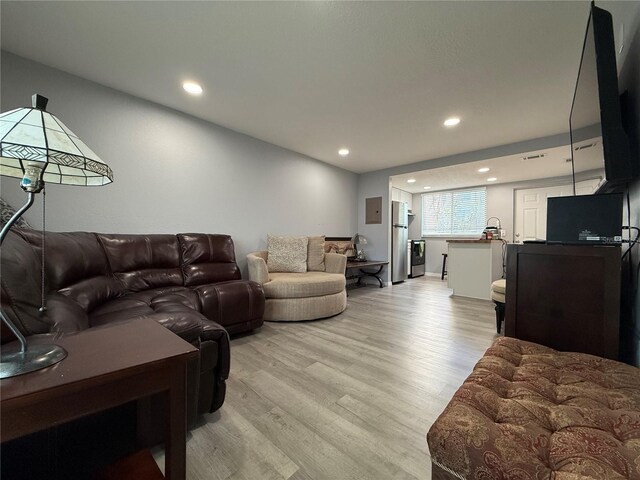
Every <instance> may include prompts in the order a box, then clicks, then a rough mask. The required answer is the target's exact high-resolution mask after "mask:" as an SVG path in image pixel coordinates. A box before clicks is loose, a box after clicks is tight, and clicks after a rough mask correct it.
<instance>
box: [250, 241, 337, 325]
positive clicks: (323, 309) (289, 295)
mask: <svg viewBox="0 0 640 480" xmlns="http://www.w3.org/2000/svg"><path fill="white" fill-rule="evenodd" d="M267 260H268V258H267V252H266V251H260V252H253V253H250V254H249V255H247V262H248V265H249V279H250V280H253V281H254V282H258V283H259V284H261V285H262V287H263V288H264V296H265V299H266V303H265V311H264V316H263V318H264V320H269V321H276V322H291V321H296V320H314V319H318V318H325V317H331V316H333V315H337V314H339V313H340V312H343V311H344V310H345V309H346V308H347V292H346V289H345V286H346V280H345V275H344V273H345V268H346V266H347V257H346V256H345V255H341V254H337V253H325V257H324V261H325V271H323V272H317V271H307V272H305V273H284V272H269V270H268V269H267Z"/></svg>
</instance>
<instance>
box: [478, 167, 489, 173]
mask: <svg viewBox="0 0 640 480" xmlns="http://www.w3.org/2000/svg"><path fill="white" fill-rule="evenodd" d="M489 170H491V169H490V168H489V167H482V168H479V169H478V172H480V173H487V172H488V171H489Z"/></svg>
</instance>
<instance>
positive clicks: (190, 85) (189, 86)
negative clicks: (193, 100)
mask: <svg viewBox="0 0 640 480" xmlns="http://www.w3.org/2000/svg"><path fill="white" fill-rule="evenodd" d="M182 88H184V91H185V92H187V93H189V94H191V95H201V94H202V87H201V86H200V85H198V84H197V83H194V82H184V83H183V84H182Z"/></svg>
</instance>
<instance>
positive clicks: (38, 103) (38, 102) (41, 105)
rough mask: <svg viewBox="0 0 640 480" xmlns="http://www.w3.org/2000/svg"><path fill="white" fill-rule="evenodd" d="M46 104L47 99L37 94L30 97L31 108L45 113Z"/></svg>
mask: <svg viewBox="0 0 640 480" xmlns="http://www.w3.org/2000/svg"><path fill="white" fill-rule="evenodd" d="M48 102H49V99H48V98H47V97H43V96H42V95H40V94H38V93H34V94H33V96H32V97H31V106H32V107H33V108H37V109H38V110H43V111H45V110H46V109H47V103H48Z"/></svg>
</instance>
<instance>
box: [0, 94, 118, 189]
mask: <svg viewBox="0 0 640 480" xmlns="http://www.w3.org/2000/svg"><path fill="white" fill-rule="evenodd" d="M46 107H47V99H46V98H45V97H42V96H40V95H34V97H33V107H32V108H17V109H15V110H11V111H9V112H5V113H2V114H0V175H4V176H9V177H18V178H22V177H23V176H24V174H25V171H26V166H27V165H32V166H34V167H39V168H40V169H43V170H44V175H43V176H42V180H43V181H44V182H46V183H62V184H67V185H82V186H99V185H106V184H107V183H111V182H112V181H113V172H112V171H111V169H110V168H109V167H108V166H107V164H106V163H104V162H103V161H102V160H100V158H99V157H98V156H97V155H96V154H95V153H94V152H93V151H92V150H91V149H90V148H89V147H87V146H86V145H85V144H84V142H83V141H82V140H80V139H79V138H78V136H77V135H76V134H74V133H73V132H72V131H71V130H69V129H68V128H67V127H66V126H65V125H64V124H63V123H62V122H61V121H60V120H58V119H57V118H56V117H55V116H54V115H52V114H50V113H49V112H47V111H45V109H46Z"/></svg>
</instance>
